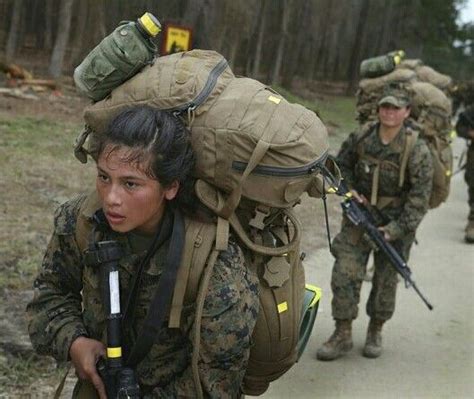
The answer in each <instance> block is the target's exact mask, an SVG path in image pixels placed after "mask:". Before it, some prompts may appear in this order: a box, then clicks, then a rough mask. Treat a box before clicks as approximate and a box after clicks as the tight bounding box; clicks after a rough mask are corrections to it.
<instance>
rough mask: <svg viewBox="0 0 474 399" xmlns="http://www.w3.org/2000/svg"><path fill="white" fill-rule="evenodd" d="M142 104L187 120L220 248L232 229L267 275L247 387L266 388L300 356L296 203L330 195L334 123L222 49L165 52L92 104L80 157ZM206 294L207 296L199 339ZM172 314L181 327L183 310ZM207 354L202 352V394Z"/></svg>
mask: <svg viewBox="0 0 474 399" xmlns="http://www.w3.org/2000/svg"><path fill="white" fill-rule="evenodd" d="M136 104H147V105H150V106H154V107H157V108H159V109H164V110H169V111H171V112H175V113H176V114H177V115H180V116H181V117H183V118H184V119H185V121H187V124H188V126H189V128H190V130H191V140H192V144H193V147H194V149H195V153H196V156H197V165H196V177H197V178H198V181H197V184H196V193H197V195H198V197H199V198H200V200H201V201H202V202H203V203H204V204H205V205H206V206H207V207H208V208H210V209H211V210H212V211H213V212H214V213H215V214H216V215H217V216H218V218H217V227H216V233H215V236H216V240H215V241H216V242H215V248H216V250H225V249H226V247H227V239H228V234H229V229H230V228H232V230H233V231H234V232H235V233H236V234H237V236H238V237H239V239H240V240H241V242H242V243H243V244H244V246H245V248H244V252H245V254H246V260H247V262H248V264H249V265H250V266H249V267H251V268H253V269H254V271H255V272H256V273H257V275H258V277H259V280H260V309H261V311H260V313H259V317H258V320H257V324H256V327H255V330H254V333H253V341H254V345H253V347H252V349H251V354H250V360H249V364H248V368H247V371H246V376H245V379H244V384H243V391H244V393H246V394H252V395H259V394H262V393H263V392H265V390H266V389H267V388H268V385H269V382H271V381H273V380H275V379H276V378H278V377H280V376H281V375H282V374H283V373H285V372H286V371H287V370H288V369H289V368H290V367H291V366H292V365H293V364H294V363H295V362H296V360H297V357H298V351H297V344H298V339H299V331H300V324H301V322H302V317H301V316H302V314H301V309H302V303H303V296H304V292H305V280H304V269H303V266H302V261H301V258H302V256H301V253H300V241H301V225H300V222H299V220H298V219H297V217H296V216H295V214H294V212H293V210H292V208H293V207H294V206H295V205H296V204H297V203H298V202H299V198H300V196H301V195H302V194H303V193H304V192H308V193H309V194H310V195H312V196H318V195H319V194H320V189H319V187H321V178H320V174H319V171H320V167H321V166H322V165H324V164H325V162H326V157H327V153H328V140H327V132H326V128H325V127H324V125H323V124H322V122H321V121H320V120H319V118H318V117H317V116H316V115H315V114H314V113H313V112H311V111H309V110H307V109H306V108H304V107H302V106H300V105H297V104H290V103H288V102H287V101H286V100H285V99H284V98H282V97H281V96H280V95H279V94H278V93H276V92H274V91H273V90H272V89H270V88H269V87H267V86H265V85H263V84H261V83H260V82H257V81H255V80H253V79H248V78H237V77H235V76H234V75H233V73H232V71H231V70H230V68H229V67H228V65H227V62H226V60H225V59H224V58H223V57H222V56H221V55H220V54H218V53H216V52H213V51H203V50H193V51H190V52H184V53H178V54H173V55H170V56H166V57H161V58H158V59H157V60H156V61H155V63H154V64H153V65H150V66H147V67H145V68H144V69H143V70H142V71H141V72H140V73H139V74H137V75H135V76H134V77H133V78H131V79H130V80H128V81H127V82H125V83H123V84H122V85H121V86H119V87H117V88H116V89H114V90H113V91H112V93H111V94H110V95H109V96H108V97H107V98H105V99H104V100H102V101H100V102H98V103H95V104H93V105H91V106H89V107H87V108H86V110H85V113H84V119H85V122H86V130H85V131H84V132H83V133H82V134H81V136H80V137H79V138H78V141H77V145H76V149H75V152H76V156H77V157H78V158H79V159H80V160H81V161H82V162H85V161H86V160H87V154H92V155H93V154H94V151H95V145H94V137H96V135H100V134H102V133H103V132H104V131H105V130H106V129H107V125H108V123H109V122H110V121H111V119H112V118H113V117H114V116H115V115H117V114H118V113H119V112H120V111H121V110H123V109H125V108H126V107H129V106H131V105H136ZM184 256H185V257H186V254H184ZM213 256H215V255H213ZM204 258H206V259H207V256H206V257H204ZM209 263H210V264H211V263H212V262H209ZM209 269H210V268H207V269H206V271H204V272H203V276H202V278H201V279H200V277H201V276H200V275H198V276H197V277H196V276H195V277H192V276H190V277H185V276H184V277H183V276H182V278H181V280H180V281H181V283H180V284H181V285H184V287H187V288H185V289H181V292H180V295H178V296H181V297H182V296H183V295H184V291H186V292H188V291H189V289H190V287H191V289H192V290H193V291H196V290H195V289H194V288H192V287H196V286H197V285H198V282H199V281H202V282H203V283H201V286H200V288H199V292H201V293H205V292H206V291H205V284H206V281H208V277H209V276H210V273H211V271H210V270H209ZM186 279H187V281H185V280H186ZM203 285H204V286H203ZM175 296H176V291H175ZM204 297H205V296H204V294H202V295H199V294H198V298H197V312H196V314H197V317H196V323H195V337H197V338H196V339H197V340H198V339H199V334H200V331H199V323H200V320H199V316H198V315H199V309H200V307H201V309H202V305H203V303H204ZM173 301H176V302H178V303H179V302H180V301H181V302H182V299H179V298H178V299H176V298H174V299H173ZM178 308H179V306H178ZM171 316H172V317H171V319H173V320H174V324H173V326H174V327H176V326H177V325H179V312H178V313H176V312H175V313H174V314H172V315H171ZM198 347H199V346H198V345H195V346H194V348H195V350H198ZM197 358H198V353H196V352H195V353H193V370H194V371H195V373H194V375H195V380H196V389H197V395H199V393H200V392H201V391H200V390H201V388H200V384H199V382H198V376H197Z"/></svg>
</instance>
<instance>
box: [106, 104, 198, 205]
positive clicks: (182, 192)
mask: <svg viewBox="0 0 474 399" xmlns="http://www.w3.org/2000/svg"><path fill="white" fill-rule="evenodd" d="M98 144H99V147H98V153H97V155H100V154H101V153H102V151H103V150H104V149H105V147H106V146H108V145H111V146H112V148H111V152H113V151H114V150H115V149H118V148H119V147H121V146H127V147H130V149H131V150H132V151H131V152H130V154H129V157H128V159H126V161H127V162H131V163H133V162H136V163H140V164H141V165H142V166H143V165H146V169H145V170H144V172H145V173H146V174H147V175H148V176H150V177H151V178H154V179H156V180H158V181H159V182H160V184H161V185H162V186H163V187H164V188H167V187H169V186H170V185H171V184H172V183H173V182H174V181H177V182H179V184H180V187H179V191H178V194H177V196H176V198H175V199H174V200H173V201H171V202H174V203H177V205H179V206H181V207H182V208H183V210H184V211H186V213H189V212H192V211H193V209H194V207H195V205H196V202H197V201H196V198H195V195H194V179H193V178H192V173H193V170H194V165H195V157H194V152H193V149H192V147H191V137H190V132H189V130H188V129H187V128H186V126H185V125H184V123H183V122H182V121H181V120H180V119H178V118H177V117H175V116H173V115H172V114H171V113H169V112H166V111H160V110H158V109H155V108H152V107H149V106H146V105H139V106H134V107H133V108H128V109H126V110H125V111H122V112H121V113H120V114H118V115H117V116H116V117H115V118H114V119H113V120H112V121H111V122H110V124H109V127H108V129H107V132H106V133H105V134H104V135H101V137H100V138H99V143H98Z"/></svg>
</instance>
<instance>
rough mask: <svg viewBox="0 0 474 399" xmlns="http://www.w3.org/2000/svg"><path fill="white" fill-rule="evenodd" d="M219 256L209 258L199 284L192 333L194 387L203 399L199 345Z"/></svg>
mask: <svg viewBox="0 0 474 399" xmlns="http://www.w3.org/2000/svg"><path fill="white" fill-rule="evenodd" d="M218 256H219V251H218V250H217V249H214V250H213V251H212V253H211V255H210V256H209V261H208V262H207V267H206V269H205V270H204V273H203V275H202V279H201V283H200V284H199V291H198V293H197V298H196V316H195V319H194V328H193V333H192V341H193V353H192V357H191V370H192V374H193V381H194V386H195V388H196V397H197V398H203V393H202V387H201V379H200V377H199V367H198V363H199V345H200V343H201V322H202V315H203V312H204V302H205V300H206V294H207V290H208V288H209V281H210V280H211V276H212V271H213V270H214V265H215V263H216V261H217V257H218Z"/></svg>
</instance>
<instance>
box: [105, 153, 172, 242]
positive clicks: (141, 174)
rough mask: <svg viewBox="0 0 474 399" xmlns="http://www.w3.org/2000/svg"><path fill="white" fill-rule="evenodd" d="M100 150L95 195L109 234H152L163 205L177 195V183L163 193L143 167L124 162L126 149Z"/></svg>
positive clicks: (138, 164) (134, 163)
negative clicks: (111, 231) (109, 230)
mask: <svg viewBox="0 0 474 399" xmlns="http://www.w3.org/2000/svg"><path fill="white" fill-rule="evenodd" d="M111 148H112V147H111V146H110V145H108V146H106V147H105V148H104V150H103V151H102V153H101V154H100V156H99V159H98V160H97V180H96V188H97V193H98V194H99V197H100V199H101V202H102V208H103V210H104V213H105V216H106V218H107V220H108V222H109V224H110V227H111V228H112V230H114V231H117V232H120V233H126V232H129V231H132V230H136V231H138V232H140V233H145V234H150V233H154V232H155V231H156V228H157V227H158V224H159V222H160V220H161V217H162V216H163V212H164V209H165V204H166V201H167V200H168V201H169V200H172V199H173V198H174V197H175V196H176V193H177V192H178V187H179V183H178V182H175V183H173V184H172V185H171V187H169V188H167V189H164V188H163V187H162V186H161V184H160V183H159V182H158V180H156V179H153V178H151V177H149V176H148V175H147V174H146V173H145V170H146V166H147V164H143V163H139V162H132V163H130V162H129V161H127V158H129V155H130V151H131V149H130V148H129V147H126V146H122V147H118V148H117V147H115V148H114V150H113V151H111Z"/></svg>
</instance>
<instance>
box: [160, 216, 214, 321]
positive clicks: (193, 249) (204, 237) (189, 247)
mask: <svg viewBox="0 0 474 399" xmlns="http://www.w3.org/2000/svg"><path fill="white" fill-rule="evenodd" d="M215 239H216V224H215V223H204V222H199V221H196V220H192V219H186V239H185V243H184V250H183V258H182V262H181V265H180V267H179V270H178V276H177V279H176V284H175V287H174V292H173V299H172V302H171V309H170V318H169V323H168V327H169V328H179V326H180V322H181V313H182V310H183V306H184V303H192V302H194V301H195V299H196V296H197V291H198V286H199V281H200V278H201V276H202V274H203V270H204V267H205V266H206V263H207V260H208V258H209V254H210V253H211V251H212V247H213V245H214V243H215Z"/></svg>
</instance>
